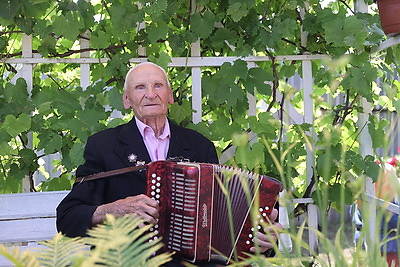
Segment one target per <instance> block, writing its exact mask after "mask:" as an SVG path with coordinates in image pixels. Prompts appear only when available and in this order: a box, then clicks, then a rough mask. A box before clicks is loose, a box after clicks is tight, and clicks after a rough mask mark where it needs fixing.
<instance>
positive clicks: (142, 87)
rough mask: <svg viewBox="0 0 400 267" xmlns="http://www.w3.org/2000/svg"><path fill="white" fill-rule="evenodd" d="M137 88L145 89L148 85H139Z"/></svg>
mask: <svg viewBox="0 0 400 267" xmlns="http://www.w3.org/2000/svg"><path fill="white" fill-rule="evenodd" d="M135 88H136V89H138V90H144V89H146V86H144V85H137V86H136V87H135Z"/></svg>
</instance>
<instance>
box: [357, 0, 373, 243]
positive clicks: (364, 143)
mask: <svg viewBox="0 0 400 267" xmlns="http://www.w3.org/2000/svg"><path fill="white" fill-rule="evenodd" d="M355 10H356V12H362V13H368V5H367V4H365V2H364V0H357V1H356V2H355ZM361 107H362V108H363V112H362V113H360V114H359V115H358V122H357V125H358V127H359V129H360V131H361V133H360V136H359V142H360V154H361V155H362V156H366V155H373V154H374V152H373V150H372V140H371V136H370V135H369V133H368V127H367V126H366V125H367V122H368V117H369V115H370V114H371V112H372V105H371V103H369V102H368V101H367V100H366V99H365V98H362V99H361ZM365 193H366V194H367V195H372V196H375V187H374V185H373V183H372V179H371V178H370V177H367V179H366V180H365ZM368 216H369V217H368V224H369V238H366V242H367V249H368V247H370V248H372V247H373V246H374V245H375V243H376V236H377V234H376V231H375V228H376V201H371V199H370V200H369V201H368Z"/></svg>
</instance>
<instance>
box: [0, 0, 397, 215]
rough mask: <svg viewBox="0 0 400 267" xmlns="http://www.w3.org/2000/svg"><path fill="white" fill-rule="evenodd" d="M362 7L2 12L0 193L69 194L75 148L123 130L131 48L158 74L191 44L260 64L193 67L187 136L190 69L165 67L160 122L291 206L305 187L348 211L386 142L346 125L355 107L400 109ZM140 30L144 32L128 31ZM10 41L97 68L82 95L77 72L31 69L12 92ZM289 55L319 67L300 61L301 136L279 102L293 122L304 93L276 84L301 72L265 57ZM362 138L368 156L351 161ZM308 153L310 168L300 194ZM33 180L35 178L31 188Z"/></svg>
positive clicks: (65, 6)
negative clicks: (197, 138) (197, 87)
mask: <svg viewBox="0 0 400 267" xmlns="http://www.w3.org/2000/svg"><path fill="white" fill-rule="evenodd" d="M366 2H367V3H368V4H369V5H370V9H371V12H370V13H369V14H362V13H357V12H355V8H354V2H353V1H348V0H341V1H323V2H321V1H318V0H310V1H308V5H307V6H305V3H306V2H305V1H300V0H273V1H271V0H269V1H262V0H245V1H242V0H240V1H239V0H222V1H209V0H198V1H196V6H195V7H194V6H190V3H191V1H186V0H185V1H183V0H146V1H144V0H139V1H136V2H133V1H124V0H98V1H83V0H78V1H68V0H66V1H49V0H26V1H22V0H6V1H5V0H2V1H1V6H2V8H1V9H0V25H1V26H0V57H1V59H2V64H1V65H0V66H1V68H0V74H1V82H0V164H1V165H0V192H1V193H10V192H21V191H22V182H21V181H22V179H23V178H24V177H28V179H29V180H30V181H31V183H30V188H29V190H30V191H47V190H63V189H69V188H70V187H71V184H72V183H73V180H74V171H75V169H76V167H77V166H78V165H79V164H81V163H82V153H83V147H84V144H85V142H86V139H87V137H88V136H89V135H91V134H93V133H95V132H97V131H99V130H102V129H105V128H107V127H113V126H115V125H118V124H121V123H123V122H124V121H127V120H128V119H129V118H131V114H130V112H129V111H127V110H124V109H123V106H122V101H121V93H122V88H123V80H124V76H125V74H126V72H127V70H128V69H129V67H131V64H130V63H129V60H130V59H131V58H138V57H142V55H140V54H138V52H137V51H138V48H139V47H145V48H146V55H147V58H148V60H150V61H153V62H156V63H158V64H160V65H161V66H163V67H166V66H167V65H168V63H169V62H170V58H171V57H188V56H190V45H191V43H193V42H195V41H197V40H200V44H201V56H202V57H210V56H218V57H227V56H238V57H244V56H249V55H256V56H269V57H271V59H272V60H271V61H266V62H258V63H257V66H258V67H257V68H250V69H249V68H248V66H247V63H246V62H245V61H243V60H237V61H235V62H234V63H233V64H230V63H225V64H223V65H222V66H220V67H204V68H202V75H203V78H202V90H203V111H202V112H203V114H202V118H203V120H202V122H200V123H198V124H196V125H195V124H193V123H191V114H192V110H191V104H190V101H191V77H190V68H185V67H176V68H168V72H169V75H170V78H171V84H172V88H173V90H174V97H175V100H176V103H175V104H174V105H172V106H171V107H170V111H169V116H170V117H171V119H173V120H174V121H175V122H176V123H178V124H180V125H182V126H185V127H190V128H194V129H196V130H198V131H200V132H201V133H203V134H204V135H206V136H207V137H208V138H210V139H211V140H212V141H214V142H215V144H216V146H217V149H218V152H219V153H220V154H221V153H223V152H224V151H225V150H227V149H228V148H230V147H231V146H233V145H234V146H237V150H236V153H235V156H234V157H233V158H232V159H230V160H229V161H228V162H226V164H230V165H236V166H239V167H241V168H244V169H249V170H251V171H255V172H260V173H264V174H267V175H270V176H274V177H278V178H279V179H280V180H282V181H283V183H284V184H285V187H286V189H287V190H289V191H291V192H292V195H293V196H294V197H308V196H310V194H311V191H312V190H311V187H312V186H314V188H315V191H314V192H317V193H318V192H319V193H320V192H327V194H326V196H328V200H329V201H330V202H332V203H341V204H350V203H352V202H353V201H354V199H355V198H356V197H357V196H358V194H359V193H360V190H361V188H362V183H361V182H360V181H361V180H362V179H360V177H361V178H362V177H364V176H369V177H372V178H373V179H374V180H375V179H376V178H377V177H378V173H379V170H380V167H379V165H378V164H377V163H375V160H376V159H377V158H378V157H380V156H384V155H385V153H387V151H388V149H389V143H390V142H389V141H390V138H389V131H390V129H391V128H390V121H389V120H388V119H385V118H380V117H378V116H370V118H369V121H368V123H367V125H358V124H357V121H358V115H359V114H360V113H361V112H368V110H365V111H364V110H363V108H362V106H361V104H360V103H361V102H360V101H361V99H365V100H366V101H367V102H369V103H370V104H371V105H372V106H373V107H379V110H378V111H382V110H385V111H389V112H390V111H395V110H396V109H398V108H400V102H399V90H398V88H399V82H398V81H397V80H395V79H394V77H395V75H394V73H395V72H396V71H398V58H399V56H400V54H399V49H398V47H396V46H393V47H391V48H388V49H385V50H383V51H381V52H378V53H371V50H372V48H373V47H374V46H377V45H379V44H380V43H381V42H382V41H383V40H385V39H386V38H387V37H386V36H385V35H384V33H383V31H382V30H381V28H380V23H379V18H378V15H377V13H376V5H375V4H373V1H372V0H369V1H366ZM3 7H5V8H3ZM304 9H306V10H307V12H305V15H304V16H303V15H302V10H304ZM143 22H144V24H145V27H139V25H143V24H141V23H143ZM303 31H304V32H307V39H306V42H302V38H301V34H302V32H303ZM22 33H25V34H27V35H31V36H32V38H33V52H34V53H35V55H36V54H39V55H40V56H42V57H44V58H68V57H72V58H75V57H78V56H79V53H81V52H90V57H91V58H98V59H100V58H109V61H108V62H107V63H100V62H99V63H98V64H91V66H90V72H91V84H90V86H89V87H88V88H85V89H83V88H81V86H80V76H79V74H80V73H79V65H78V64H73V63H70V64H66V63H63V64H61V63H59V64H44V63H42V64H36V65H35V66H34V72H33V75H34V76H33V90H32V92H28V91H27V84H26V82H25V81H24V80H23V79H17V80H16V79H15V75H16V73H17V71H18V69H19V68H20V66H18V65H15V64H9V63H5V61H4V60H5V59H7V58H19V57H21V54H22ZM79 38H83V39H87V40H89V41H90V47H89V48H87V49H81V48H80V47H79ZM301 54H306V55H307V54H325V55H328V56H329V57H330V59H327V60H313V61H312V68H313V76H314V77H313V79H314V88H313V89H314V90H313V95H312V98H313V100H314V103H315V108H314V114H315V121H314V123H313V124H312V125H311V124H307V123H301V122H300V123H293V121H290V118H289V121H287V120H284V111H285V108H284V105H285V104H286V103H290V105H292V106H293V107H294V108H295V110H296V111H297V112H299V113H300V114H302V113H303V111H302V110H303V108H304V106H303V105H304V103H303V92H302V90H299V89H298V88H294V87H293V86H292V85H291V84H290V83H289V78H290V77H293V76H295V75H300V76H301V73H302V65H301V62H299V61H290V60H286V61H277V60H275V57H276V56H277V55H301ZM378 80H379V86H378V84H377V81H378ZM254 88H256V93H255V95H256V97H257V101H258V102H257V106H258V110H257V115H256V116H249V115H248V108H249V104H248V99H247V93H250V94H254V92H255V91H254ZM112 114H119V115H118V116H114V115H112ZM274 115H275V116H274ZM381 117H382V116H381ZM364 127H366V128H367V129H368V131H369V133H370V134H371V137H372V145H373V149H374V152H375V155H368V156H363V155H362V154H360V152H359V141H358V137H359V134H360V130H361V129H362V128H364ZM312 132H315V135H314V134H312ZM250 139H251V142H249V140H250ZM307 147H309V148H311V149H312V151H313V153H314V154H315V163H316V164H315V168H314V170H313V173H314V175H313V180H312V183H311V185H310V186H308V187H307V183H306V171H305V162H306V154H307ZM379 149H380V150H379ZM378 151H380V152H379V153H378ZM54 153H60V155H61V157H59V158H57V157H55V159H54V161H53V162H52V165H53V168H54V169H53V170H51V171H49V170H46V169H45V168H44V167H43V159H45V158H46V157H45V156H47V155H53V154H54ZM35 172H36V173H37V172H40V173H41V174H42V175H44V176H45V177H47V179H46V180H45V181H43V182H41V183H39V184H35V182H34V179H33V177H34V173H35ZM52 172H55V173H57V175H56V177H55V178H52V176H54V175H53V174H52ZM338 192H343V194H342V193H338ZM343 195H344V196H345V197H344V198H343ZM315 199H316V200H317V199H318V198H315ZM343 199H344V202H343ZM337 206H338V207H339V206H340V205H337Z"/></svg>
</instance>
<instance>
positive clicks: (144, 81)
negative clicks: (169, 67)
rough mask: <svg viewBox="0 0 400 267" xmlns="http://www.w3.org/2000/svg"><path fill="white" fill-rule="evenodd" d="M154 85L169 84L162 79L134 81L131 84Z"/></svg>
mask: <svg viewBox="0 0 400 267" xmlns="http://www.w3.org/2000/svg"><path fill="white" fill-rule="evenodd" d="M153 83H162V84H166V83H167V82H166V81H165V80H161V79H154V80H153V79H146V80H141V79H139V80H138V79H134V80H133V81H132V82H131V84H153Z"/></svg>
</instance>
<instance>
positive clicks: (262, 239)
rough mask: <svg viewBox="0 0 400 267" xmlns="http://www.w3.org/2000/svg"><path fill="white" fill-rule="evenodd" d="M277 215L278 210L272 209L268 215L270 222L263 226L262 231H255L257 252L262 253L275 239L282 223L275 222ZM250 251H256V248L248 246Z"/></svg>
mask: <svg viewBox="0 0 400 267" xmlns="http://www.w3.org/2000/svg"><path fill="white" fill-rule="evenodd" d="M277 217H278V210H277V209H273V210H272V212H271V215H270V216H269V219H270V224H269V225H268V226H267V227H266V228H264V232H265V234H264V233H261V232H258V233H257V243H258V246H259V252H261V253H264V252H265V251H267V250H268V249H270V248H273V247H274V245H273V244H275V243H276V242H277V240H278V235H279V231H280V229H282V225H281V224H280V223H278V222H275V220H276V218H277ZM250 251H251V252H256V248H255V247H252V248H250Z"/></svg>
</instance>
